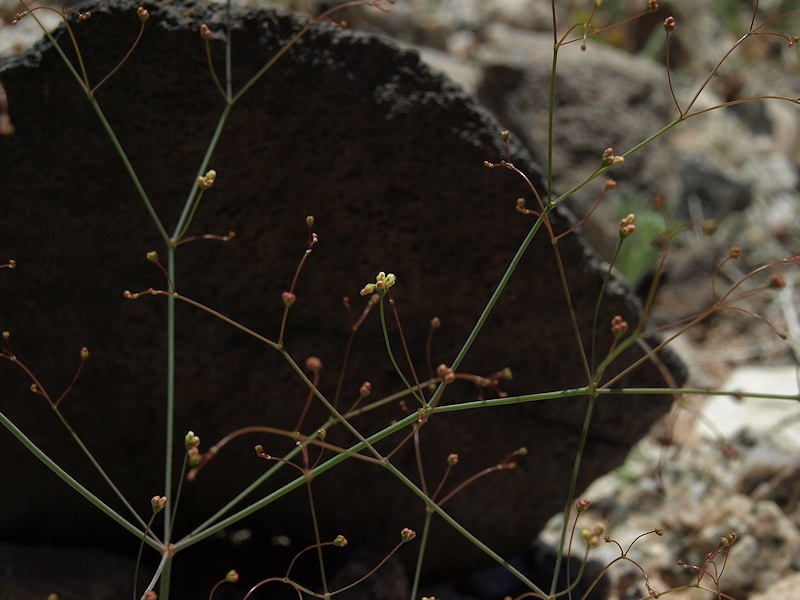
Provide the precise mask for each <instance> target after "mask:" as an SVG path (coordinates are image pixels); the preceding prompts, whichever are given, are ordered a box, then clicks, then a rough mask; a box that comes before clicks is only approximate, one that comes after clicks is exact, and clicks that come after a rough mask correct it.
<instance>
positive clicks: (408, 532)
mask: <svg viewBox="0 0 800 600" xmlns="http://www.w3.org/2000/svg"><path fill="white" fill-rule="evenodd" d="M415 537H417V532H416V531H414V530H413V529H409V528H408V527H405V528H403V531H401V532H400V539H401V540H402V541H403V542H410V541H411V540H413V539H414V538H415Z"/></svg>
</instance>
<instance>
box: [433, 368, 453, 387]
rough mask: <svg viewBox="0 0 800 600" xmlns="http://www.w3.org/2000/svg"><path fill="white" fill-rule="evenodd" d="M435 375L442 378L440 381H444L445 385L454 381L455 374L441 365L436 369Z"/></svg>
mask: <svg viewBox="0 0 800 600" xmlns="http://www.w3.org/2000/svg"><path fill="white" fill-rule="evenodd" d="M436 374H437V375H438V376H439V377H441V378H442V381H446V382H447V383H452V382H453V381H455V379H456V374H455V372H454V371H453V369H451V368H450V367H448V366H447V365H445V364H441V365H439V366H438V367H436Z"/></svg>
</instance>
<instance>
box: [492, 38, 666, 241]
mask: <svg viewBox="0 0 800 600" xmlns="http://www.w3.org/2000/svg"><path fill="white" fill-rule="evenodd" d="M477 58H478V60H479V61H480V63H481V64H482V65H483V72H484V80H483V84H482V85H481V87H480V88H479V90H478V98H480V100H481V101H482V102H483V103H484V104H486V106H488V107H489V108H490V109H491V110H492V111H493V112H494V114H495V115H497V117H498V119H499V120H500V122H501V123H503V124H504V125H505V126H506V127H508V128H509V129H510V130H511V131H512V132H514V133H516V134H517V135H519V136H520V138H521V139H522V140H523V141H524V142H525V145H526V146H527V147H528V148H529V149H530V150H531V152H532V153H533V156H534V159H536V160H537V161H538V162H539V163H540V164H546V160H547V144H546V140H547V131H548V115H547V107H548V105H549V93H550V73H551V70H552V60H553V36H552V34H544V33H533V32H527V31H521V30H518V29H514V28H511V27H507V26H502V25H495V26H491V27H488V28H487V30H486V40H485V42H484V44H483V45H482V46H481V48H480V50H479V52H478V57H477ZM557 73H558V74H557V76H556V107H557V108H556V111H555V122H554V144H553V146H554V148H553V165H554V167H553V185H554V189H555V190H556V192H558V193H564V192H565V191H566V190H569V189H570V188H571V187H572V186H574V185H576V184H578V183H581V182H582V181H583V180H584V179H586V178H587V177H588V176H589V175H591V174H592V173H593V172H594V171H595V170H596V169H597V168H599V167H600V164H601V158H602V154H603V151H604V150H605V149H606V148H608V147H611V148H613V149H614V151H615V153H616V154H622V153H623V152H626V151H628V150H630V149H631V148H633V147H634V146H635V145H636V144H638V143H639V142H641V141H643V140H644V139H646V138H647V137H649V136H650V135H652V134H653V133H655V132H657V131H658V130H659V129H660V128H661V127H663V126H664V125H666V124H667V123H668V122H669V121H670V120H671V119H672V118H674V116H675V113H676V111H675V108H674V106H673V105H672V104H671V99H670V95H669V88H668V87H667V76H666V72H665V70H664V68H663V67H662V66H660V65H658V64H656V63H654V62H652V61H648V60H646V59H642V58H639V57H635V56H633V55H631V54H629V53H627V52H623V51H621V50H617V49H615V48H611V47H608V46H605V45H602V44H598V43H594V42H590V43H589V45H588V48H587V50H586V51H585V52H584V51H581V50H580V48H579V45H578V44H569V45H566V46H563V47H562V48H561V50H560V51H559V55H558V70H557ZM675 160H676V154H675V151H674V150H673V149H672V147H671V146H670V145H669V144H668V143H667V142H666V140H665V138H661V139H658V140H655V141H654V142H652V143H651V144H650V145H649V146H648V148H647V150H646V151H645V152H639V153H637V154H634V155H633V156H631V157H630V158H628V159H627V160H626V161H625V163H624V164H623V165H621V166H620V167H618V168H615V169H613V170H611V171H610V172H609V173H607V176H605V177H603V178H600V179H599V180H596V181H595V182H594V183H592V184H590V185H589V186H587V187H586V188H584V189H582V190H580V191H578V192H577V193H576V194H574V196H573V197H572V198H571V199H570V200H568V201H567V203H568V204H569V206H570V207H571V209H572V210H573V211H574V212H575V213H578V214H584V213H586V212H587V211H588V210H589V208H590V207H591V206H592V205H593V204H594V202H595V201H596V199H597V198H598V196H599V194H600V193H601V192H602V190H603V184H604V182H605V180H606V179H608V178H611V179H614V180H616V181H617V182H618V183H619V184H620V187H619V188H618V190H617V191H616V192H615V196H616V197H620V196H623V195H633V196H639V197H642V196H643V197H645V198H647V199H650V198H652V196H653V195H654V194H661V195H662V196H664V197H665V198H674V197H676V196H678V195H679V193H680V190H681V182H680V179H679V177H678V174H677V172H676V170H675ZM623 214H626V213H623ZM618 219H619V216H617V213H616V212H615V211H614V210H613V207H612V202H610V201H606V202H604V203H603V204H601V206H600V208H599V210H598V212H597V213H595V216H594V217H593V218H592V219H591V221H589V223H588V224H587V228H588V231H587V233H586V235H587V236H589V239H590V241H591V242H592V244H594V245H595V247H597V248H598V250H600V251H601V252H603V253H604V254H606V255H608V254H610V252H609V251H610V250H612V249H613V245H614V244H615V243H616V240H615V239H614V236H613V235H609V233H613V232H614V228H615V227H616V225H617V221H618Z"/></svg>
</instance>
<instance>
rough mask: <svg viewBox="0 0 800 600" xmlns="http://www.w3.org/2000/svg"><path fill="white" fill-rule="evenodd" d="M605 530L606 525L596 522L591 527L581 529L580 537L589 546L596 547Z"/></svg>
mask: <svg viewBox="0 0 800 600" xmlns="http://www.w3.org/2000/svg"><path fill="white" fill-rule="evenodd" d="M605 531H606V526H605V525H603V524H602V523H598V524H597V525H595V526H594V527H592V528H591V529H582V530H581V538H582V539H583V541H584V542H586V545H587V546H588V547H589V548H596V547H597V546H599V545H600V536H601V535H603V533H605Z"/></svg>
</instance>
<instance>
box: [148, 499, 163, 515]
mask: <svg viewBox="0 0 800 600" xmlns="http://www.w3.org/2000/svg"><path fill="white" fill-rule="evenodd" d="M166 505H167V497H166V496H153V497H152V498H150V506H152V507H153V514H154V515H156V514H158V513H160V512H161V511H162V510H163V509H164V507H165V506H166Z"/></svg>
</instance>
